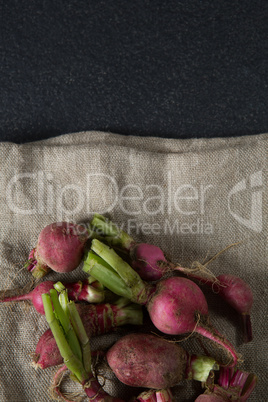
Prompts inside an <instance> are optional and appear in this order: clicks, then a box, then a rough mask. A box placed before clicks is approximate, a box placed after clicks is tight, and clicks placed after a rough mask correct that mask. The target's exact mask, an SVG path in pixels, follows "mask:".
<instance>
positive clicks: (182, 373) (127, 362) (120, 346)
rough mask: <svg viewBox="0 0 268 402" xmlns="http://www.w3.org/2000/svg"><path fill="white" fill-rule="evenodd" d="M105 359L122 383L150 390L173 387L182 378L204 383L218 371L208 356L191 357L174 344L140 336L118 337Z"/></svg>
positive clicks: (155, 337) (145, 335)
mask: <svg viewBox="0 0 268 402" xmlns="http://www.w3.org/2000/svg"><path fill="white" fill-rule="evenodd" d="M106 359H107V362H108V364H109V366H110V368H111V369H112V371H113V372H114V374H115V375H116V377H117V378H118V379H119V380H120V381H121V382H122V383H124V384H126V385H129V386H131V387H143V388H153V389H166V388H170V387H174V386H175V385H177V384H178V383H180V382H181V381H182V380H185V379H195V380H197V381H201V382H203V381H206V380H207V378H208V376H209V373H210V371H211V370H213V369H215V368H217V367H216V366H215V363H216V362H215V360H214V359H212V358H210V357H208V356H196V355H192V356H191V355H189V354H188V353H187V352H186V351H185V350H184V349H183V348H182V347H181V346H179V345H178V344H176V343H174V342H169V341H167V340H165V339H163V338H160V337H158V336H156V335H152V334H143V333H133V334H128V335H126V336H123V337H121V338H120V339H119V340H118V341H117V342H116V343H115V344H114V345H113V346H112V347H111V348H110V349H109V350H108V352H107V353H106Z"/></svg>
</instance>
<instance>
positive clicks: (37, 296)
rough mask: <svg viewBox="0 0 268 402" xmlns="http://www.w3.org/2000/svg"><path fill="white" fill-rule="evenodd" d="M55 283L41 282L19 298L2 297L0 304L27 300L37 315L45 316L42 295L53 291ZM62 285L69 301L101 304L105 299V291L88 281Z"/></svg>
mask: <svg viewBox="0 0 268 402" xmlns="http://www.w3.org/2000/svg"><path fill="white" fill-rule="evenodd" d="M95 282H96V281H95ZM55 283H56V282H53V281H44V282H41V283H40V284H39V285H37V286H36V287H35V288H34V289H33V290H32V291H31V292H29V293H27V294H23V295H19V296H11V297H3V298H2V299H0V303H3V302H19V301H23V300H29V301H31V302H32V304H33V306H34V308H35V309H36V311H37V312H38V313H39V314H45V312H44V307H43V302H42V294H43V293H47V292H49V291H50V289H53V288H54V285H55ZM64 285H65V287H66V289H67V290H68V296H69V298H70V299H71V300H74V301H87V302H90V303H101V302H103V301H104V299H105V295H106V291H105V290H103V289H98V287H95V286H94V282H90V281H89V280H88V279H85V280H84V281H79V282H73V283H64Z"/></svg>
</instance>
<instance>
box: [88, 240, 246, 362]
mask: <svg viewBox="0 0 268 402" xmlns="http://www.w3.org/2000/svg"><path fill="white" fill-rule="evenodd" d="M91 249H92V251H90V252H89V253H88V255H87V258H85V261H84V267H83V269H84V271H86V272H89V273H90V274H91V275H92V276H93V277H94V278H96V279H97V280H98V281H99V282H101V283H102V284H103V285H104V286H106V287H107V288H108V289H110V290H111V291H113V292H114V293H116V294H118V295H120V296H124V297H126V298H129V299H130V300H132V301H133V302H135V303H138V304H142V305H146V307H147V310H148V312H149V315H150V318H151V321H152V322H153V324H154V325H155V326H156V328H158V329H159V330H160V331H162V332H163V333H166V334H170V335H182V334H186V333H193V332H196V333H199V334H201V335H202V336H204V337H206V338H209V339H210V340H211V341H213V343H214V344H217V345H218V346H219V345H220V346H221V348H223V350H224V351H225V352H227V354H228V356H229V358H228V360H229V361H228V362H227V361H226V362H225V363H226V364H228V365H230V366H233V365H235V364H236V363H237V360H238V357H237V353H236V351H235V349H234V347H233V346H232V345H231V344H230V343H229V341H227V340H226V339H225V338H224V337H223V336H222V335H221V334H219V332H218V331H217V330H216V329H215V328H214V327H213V326H212V325H211V324H210V320H209V315H208V305H207V301H206V298H205V296H204V294H203V292H202V290H201V289H200V288H199V286H197V285H196V284H195V283H194V282H193V281H191V280H190V279H187V278H182V277H170V278H168V279H162V280H161V281H159V282H157V283H156V284H148V283H146V282H143V281H142V280H141V278H140V277H139V275H138V274H137V272H135V271H134V270H133V269H132V268H131V267H130V266H129V264H127V262H126V261H124V260H123V259H122V258H121V257H120V256H119V255H117V254H116V253H115V251H114V250H113V249H111V248H110V247H109V246H107V245H105V244H104V243H101V242H100V241H99V240H97V239H94V240H93V241H92V245H91ZM95 253H96V254H97V255H96V254H95Z"/></svg>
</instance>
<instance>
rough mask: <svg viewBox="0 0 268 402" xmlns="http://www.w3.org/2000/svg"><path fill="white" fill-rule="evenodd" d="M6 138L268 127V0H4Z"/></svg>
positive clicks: (214, 133) (235, 132) (0, 28)
mask: <svg viewBox="0 0 268 402" xmlns="http://www.w3.org/2000/svg"><path fill="white" fill-rule="evenodd" d="M0 9H1V23H0V34H1V41H0V51H1V66H0V69H1V70H0V89H1V96H0V102H1V104H0V141H14V142H16V143H23V142H28V141H33V140H38V139H44V138H48V137H51V136H56V135H59V134H66V133H71V132H77V131H82V130H105V131H111V132H116V133H121V134H132V135H140V136H148V135H150V136H151V135H153V136H161V137H170V138H171V137H172V138H191V137H218V136H239V135H251V134H260V133H264V132H268V117H267V110H268V108H267V106H268V89H267V23H268V2H267V0H266V1H254V0H243V1H242V0H240V1H235V0H233V1H225V0H221V1H214V0H213V1H212V0H211V1H207V0H204V1H201V0H200V1H191V0H189V1H187V0H185V1H164V0H162V1H148V0H145V1H141V0H136V1H135V0H134V1H127V0H121V1H119V0H112V1H110V0H106V1H103V0H98V1H91V0H88V1H84V0H80V1H79V0H72V1H68V0H57V1H54V0H43V1H38V0H36V1H23V0H20V1H16V0H9V1H5V2H1V5H0Z"/></svg>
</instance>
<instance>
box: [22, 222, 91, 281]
mask: <svg viewBox="0 0 268 402" xmlns="http://www.w3.org/2000/svg"><path fill="white" fill-rule="evenodd" d="M88 238H89V234H88V232H87V230H86V229H85V227H84V226H82V225H76V224H74V223H71V222H55V223H51V224H50V225H48V226H46V227H45V228H44V229H43V230H42V231H41V233H40V234H39V237H38V243H37V246H36V248H34V249H33V250H32V251H31V253H30V255H29V260H28V262H27V263H26V264H25V267H26V268H27V269H28V271H30V272H31V273H32V274H33V276H34V277H36V278H42V277H43V276H44V275H46V274H47V272H49V271H50V269H52V270H53V271H56V272H61V273H63V272H70V271H73V270H74V269H75V268H77V266H78V265H79V264H80V262H81V260H82V257H83V251H84V247H85V243H86V241H87V240H88Z"/></svg>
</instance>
